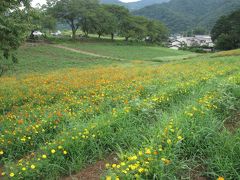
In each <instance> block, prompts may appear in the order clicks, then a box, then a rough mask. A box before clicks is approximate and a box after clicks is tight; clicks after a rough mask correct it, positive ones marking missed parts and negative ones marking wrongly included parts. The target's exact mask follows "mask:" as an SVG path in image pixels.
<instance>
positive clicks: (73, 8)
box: [48, 0, 98, 39]
mask: <svg viewBox="0 0 240 180" xmlns="http://www.w3.org/2000/svg"><path fill="white" fill-rule="evenodd" d="M97 6H98V0H60V1H54V3H50V2H48V11H49V12H50V13H51V14H52V15H53V16H54V17H55V18H57V19H59V20H61V21H64V22H66V23H67V24H68V25H69V26H70V27H71V29H72V38H73V39H75V38H76V32H77V30H78V29H79V28H80V26H82V29H83V31H84V32H86V33H88V31H89V19H90V20H91V17H92V16H93V13H94V10H95V8H96V7H97Z"/></svg>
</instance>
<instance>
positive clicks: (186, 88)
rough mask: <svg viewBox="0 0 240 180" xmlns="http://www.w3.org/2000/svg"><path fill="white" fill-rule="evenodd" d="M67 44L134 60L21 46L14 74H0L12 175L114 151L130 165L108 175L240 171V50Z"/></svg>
mask: <svg viewBox="0 0 240 180" xmlns="http://www.w3.org/2000/svg"><path fill="white" fill-rule="evenodd" d="M60 44H63V45H65V46H67V47H71V48H75V49H81V50H84V51H89V52H93V53H97V54H101V55H105V56H112V57H118V58H124V59H126V60H124V61H116V60H114V59H105V58H96V57H93V56H89V55H84V54H81V53H76V52H71V51H69V50H63V49H60V48H55V47H53V46H52V45H46V44H38V45H37V44H34V45H31V44H28V45H25V46H23V47H21V48H20V50H19V64H17V66H16V67H15V68H16V70H17V72H16V73H15V74H12V76H13V78H11V77H10V78H8V77H3V78H0V83H1V84H2V86H0V127H1V130H3V131H1V132H0V133H1V134H0V135H1V136H0V142H2V143H1V144H0V163H1V164H3V167H1V166H0V171H3V172H5V173H6V174H5V177H6V179H8V178H9V177H10V176H11V175H13V174H14V177H13V179H14V178H15V179H29V180H31V179H57V178H61V177H62V176H64V175H70V174H73V173H75V172H78V171H79V170H82V169H84V168H85V167H86V166H89V165H91V164H93V163H95V162H96V161H98V160H100V159H104V158H106V157H108V156H109V155H110V154H112V153H114V154H117V155H118V162H117V163H121V162H124V163H125V164H127V165H130V166H126V165H121V166H120V167H119V168H109V169H108V171H106V172H104V173H105V174H104V175H103V178H104V179H105V175H106V176H111V177H112V179H115V178H116V176H118V177H120V179H135V178H136V176H139V177H141V178H142V179H154V178H155V179H163V180H165V179H166V180H168V179H169V180H170V179H194V177H196V178H198V177H199V176H204V177H206V178H209V179H217V178H218V177H220V176H223V177H224V178H225V179H230V180H236V179H239V178H240V174H239V172H240V169H239V167H240V163H239V158H240V146H239V138H240V131H239V126H236V125H235V124H237V123H238V122H236V121H238V119H237V118H234V116H235V114H237V113H238V112H239V106H240V92H239V90H240V61H239V57H238V56H237V55H234V56H233V55H232V53H227V54H226V53H224V55H222V56H221V57H217V56H214V55H215V54H206V55H201V56H199V55H196V54H193V53H188V52H183V51H175V50H170V49H166V48H161V47H154V46H143V45H123V44H122V43H120V44H119V45H118V44H117V43H116V42H114V43H110V42H106V41H105V42H98V43H97V42H86V41H85V42H75V43H73V42H70V41H69V42H61V43H60ZM218 54H219V53H218ZM234 54H236V53H234ZM135 57H140V59H137V58H136V59H135ZM134 60H140V61H134ZM169 61H173V62H169ZM161 62H164V63H161ZM32 73H35V75H30V76H29V75H28V74H32ZM19 75H24V76H20V77H19ZM14 77H19V78H14ZM232 117H233V118H232ZM229 118H230V120H229ZM226 122H227V123H229V122H230V123H232V124H233V125H234V131H231V130H229V129H228V128H227V127H226V126H225V123H226ZM13 142H14V143H13ZM52 150H54V152H52ZM32 152H34V154H31V153H32ZM64 152H66V153H64ZM139 152H142V153H143V154H144V155H140V154H141V153H140V154H139ZM146 152H148V153H146ZM149 152H151V153H150V154H149ZM43 155H44V157H45V158H43ZM132 157H134V159H133V160H131V158H132ZM136 157H137V160H136V159H135V158H136ZM21 158H23V160H22V161H21V162H19V163H16V162H17V161H18V160H19V159H21ZM110 163H111V162H110ZM33 165H34V166H33ZM32 167H34V168H32ZM129 167H130V168H129ZM140 167H142V168H144V169H147V171H144V172H143V171H141V170H142V169H141V170H140V169H139V168H140ZM22 168H26V169H25V170H24V171H23V169H22ZM127 168H128V169H129V170H127V173H126V174H125V173H123V172H122V170H126V169H127ZM136 168H137V169H136ZM139 170H140V171H139ZM193 176H194V177H193ZM0 178H1V176H0Z"/></svg>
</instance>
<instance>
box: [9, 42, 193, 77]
mask: <svg viewBox="0 0 240 180" xmlns="http://www.w3.org/2000/svg"><path fill="white" fill-rule="evenodd" d="M61 44H63V45H65V46H67V47H71V48H74V49H80V50H84V51H88V52H93V53H96V54H100V55H105V56H111V57H117V58H124V59H126V61H120V62H119V61H115V60H111V59H105V58H98V57H92V56H89V55H84V54H80V53H75V52H70V51H68V50H64V49H58V48H55V47H52V46H51V45H46V44H25V45H24V46H22V47H21V48H20V49H19V51H18V58H19V63H18V64H17V65H16V66H15V67H14V70H13V71H10V72H8V74H7V75H15V74H18V75H19V74H25V73H27V74H29V73H30V74H32V73H48V72H50V71H56V70H59V69H64V68H89V67H95V66H108V65H111V66H117V65H126V66H132V65H134V66H135V65H136V64H137V65H138V66H139V65H141V64H142V65H145V64H158V63H155V62H160V61H171V60H182V59H184V58H188V57H194V56H196V54H194V53H190V52H184V51H175V50H170V49H168V48H162V47H149V46H140V45H129V46H128V45H123V44H122V45H117V44H116V43H110V42H105V43H97V42H95V43H93V42H85V43H79V42H75V43H74V42H65V43H61ZM129 50H130V51H131V53H129ZM138 60H140V61H138ZM141 60H151V61H152V62H147V61H141Z"/></svg>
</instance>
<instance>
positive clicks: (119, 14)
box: [103, 5, 130, 40]
mask: <svg viewBox="0 0 240 180" xmlns="http://www.w3.org/2000/svg"><path fill="white" fill-rule="evenodd" d="M103 8H104V9H105V10H106V11H107V12H109V13H110V14H111V15H112V16H111V19H110V20H111V21H109V23H110V25H111V26H110V29H109V31H110V34H111V39H112V40H113V39H114V35H115V34H120V31H121V28H122V27H123V26H124V25H125V22H126V21H127V19H128V18H129V16H130V13H129V10H128V9H126V8H124V7H122V6H118V5H103Z"/></svg>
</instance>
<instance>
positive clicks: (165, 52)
mask: <svg viewBox="0 0 240 180" xmlns="http://www.w3.org/2000/svg"><path fill="white" fill-rule="evenodd" d="M62 44H63V45H65V46H67V47H71V48H74V49H79V50H84V51H88V52H91V53H96V54H99V55H104V56H110V57H116V58H122V59H127V60H153V59H159V58H160V59H161V58H166V57H169V56H171V57H173V58H176V57H177V56H181V57H183V56H184V57H188V56H193V55H195V54H194V53H191V52H186V51H176V50H172V49H169V48H164V47H159V46H144V45H134V44H133V45H128V44H125V42H114V43H112V42H105V43H99V42H84V41H83V42H75V43H73V42H69V43H68V42H65V43H62Z"/></svg>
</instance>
